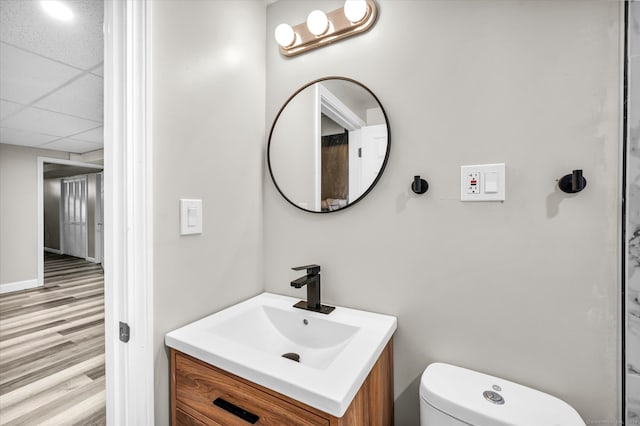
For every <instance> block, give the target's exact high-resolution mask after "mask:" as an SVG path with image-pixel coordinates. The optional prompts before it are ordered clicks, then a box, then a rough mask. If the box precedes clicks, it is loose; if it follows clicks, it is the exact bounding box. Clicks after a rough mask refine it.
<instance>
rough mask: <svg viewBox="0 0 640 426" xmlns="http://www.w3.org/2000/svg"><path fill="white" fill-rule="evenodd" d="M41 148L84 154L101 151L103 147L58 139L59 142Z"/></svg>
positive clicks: (73, 140)
mask: <svg viewBox="0 0 640 426" xmlns="http://www.w3.org/2000/svg"><path fill="white" fill-rule="evenodd" d="M40 148H44V149H54V150H56V151H66V152H73V153H77V154H82V153H85V152H89V151H95V150H97V149H101V148H102V145H101V144H98V143H93V142H84V141H79V140H75V139H58V140H57V141H54V142H51V143H48V144H46V145H42V146H41V147H40Z"/></svg>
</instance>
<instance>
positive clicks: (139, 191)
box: [103, 0, 168, 426]
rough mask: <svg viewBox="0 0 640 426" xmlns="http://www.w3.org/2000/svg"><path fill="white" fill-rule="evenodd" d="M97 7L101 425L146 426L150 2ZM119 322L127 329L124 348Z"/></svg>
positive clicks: (149, 414) (149, 397)
mask: <svg viewBox="0 0 640 426" xmlns="http://www.w3.org/2000/svg"><path fill="white" fill-rule="evenodd" d="M104 3H105V16H104V18H105V19H104V39H105V44H104V49H105V50H104V53H105V55H104V58H105V61H104V70H105V75H104V78H105V80H104V83H105V88H104V90H105V97H104V99H105V105H104V160H105V161H104V165H105V171H104V182H103V183H104V224H105V225H104V226H105V228H106V229H108V230H109V232H105V233H104V261H105V264H106V265H107V267H106V268H105V349H106V351H105V352H106V402H107V424H108V425H140V426H145V425H149V426H152V425H153V424H154V356H153V353H154V347H153V344H154V339H153V256H152V255H153V251H152V247H153V198H152V194H153V192H152V184H153V175H152V164H151V160H152V151H151V141H152V138H151V90H150V87H151V73H150V65H151V48H150V43H151V1H149V0H122V1H105V2H104ZM120 322H125V323H127V324H128V325H129V327H130V330H131V333H130V339H129V340H128V342H126V343H125V342H123V341H121V340H120V338H119V323H120ZM167 374H168V373H167Z"/></svg>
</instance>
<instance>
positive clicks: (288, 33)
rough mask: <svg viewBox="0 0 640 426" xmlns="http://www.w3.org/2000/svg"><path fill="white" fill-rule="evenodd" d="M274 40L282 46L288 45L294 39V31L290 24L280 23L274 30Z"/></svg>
mask: <svg viewBox="0 0 640 426" xmlns="http://www.w3.org/2000/svg"><path fill="white" fill-rule="evenodd" d="M275 37H276V42H277V43H278V44H279V45H280V46H282V47H289V46H291V45H292V44H293V43H294V42H295V41H296V33H295V32H294V31H293V28H291V25H288V24H280V25H278V26H277V27H276V31H275Z"/></svg>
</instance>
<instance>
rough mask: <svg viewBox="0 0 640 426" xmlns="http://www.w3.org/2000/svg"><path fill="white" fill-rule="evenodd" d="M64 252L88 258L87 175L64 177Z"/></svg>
mask: <svg viewBox="0 0 640 426" xmlns="http://www.w3.org/2000/svg"><path fill="white" fill-rule="evenodd" d="M62 232H63V234H62V238H61V240H62V252H63V254H68V255H71V256H76V257H81V258H83V259H86V258H87V177H86V176H81V177H73V178H65V179H62Z"/></svg>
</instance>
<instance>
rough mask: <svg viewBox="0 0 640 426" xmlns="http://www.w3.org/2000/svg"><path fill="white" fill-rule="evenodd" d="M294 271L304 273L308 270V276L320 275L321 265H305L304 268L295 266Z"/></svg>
mask: <svg viewBox="0 0 640 426" xmlns="http://www.w3.org/2000/svg"><path fill="white" fill-rule="evenodd" d="M291 269H293V270H294V271H303V270H305V269H306V270H307V275H317V274H319V273H320V265H304V266H295V267H293V268H291Z"/></svg>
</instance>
